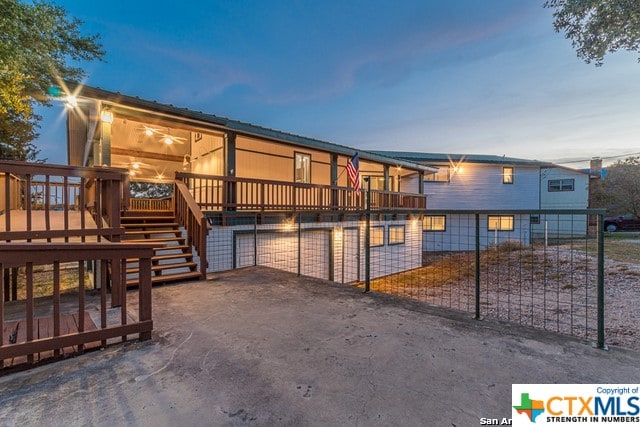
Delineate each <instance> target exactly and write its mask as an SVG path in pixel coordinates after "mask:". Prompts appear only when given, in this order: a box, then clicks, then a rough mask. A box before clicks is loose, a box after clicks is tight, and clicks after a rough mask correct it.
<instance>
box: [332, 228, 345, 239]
mask: <svg viewBox="0 0 640 427" xmlns="http://www.w3.org/2000/svg"><path fill="white" fill-rule="evenodd" d="M333 232H334V236H335V239H336V240H342V235H343V231H342V226H338V227H337V228H335V229H334V231H333Z"/></svg>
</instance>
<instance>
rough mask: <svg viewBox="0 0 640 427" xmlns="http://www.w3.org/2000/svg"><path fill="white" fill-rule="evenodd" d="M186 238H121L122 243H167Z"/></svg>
mask: <svg viewBox="0 0 640 427" xmlns="http://www.w3.org/2000/svg"><path fill="white" fill-rule="evenodd" d="M186 240H187V239H185V238H184V237H163V238H157V239H126V240H123V241H122V243H167V242H181V243H184V242H185V241H186ZM174 247H175V245H174V246H165V247H163V249H166V248H174Z"/></svg>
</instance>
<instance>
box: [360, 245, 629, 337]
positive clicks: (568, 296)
mask: <svg viewBox="0 0 640 427" xmlns="http://www.w3.org/2000/svg"><path fill="white" fill-rule="evenodd" d="M423 259H424V266H423V267H421V268H418V269H415V270H410V271H406V272H402V273H399V274H394V275H390V276H385V277H382V278H378V279H375V280H372V281H371V289H372V290H375V291H379V292H386V293H390V294H394V295H398V296H403V297H408V298H414V299H417V300H421V301H424V302H426V303H429V304H434V305H439V306H445V307H449V308H453V309H457V310H463V311H468V312H471V313H474V312H475V297H476V283H475V253H473V252H448V253H438V254H435V253H425V254H424V257H423ZM479 265H480V286H479V289H480V312H481V315H482V316H485V317H492V318H497V319H500V320H507V321H511V322H515V323H519V324H523V325H528V326H532V327H536V328H542V329H545V330H551V331H555V332H558V333H562V334H568V335H574V336H578V337H581V338H586V339H589V340H594V341H595V340H596V339H597V319H598V318H597V277H598V276H597V265H598V264H597V258H596V253H595V252H593V253H589V252H585V251H582V250H578V249H575V248H573V247H571V246H568V247H567V246H550V247H546V248H545V247H544V246H539V245H532V246H521V245H520V244H519V243H508V244H502V245H499V246H497V247H494V248H492V249H488V250H484V251H482V252H481V254H480V263H479ZM358 285H359V286H362V284H358ZM604 285H605V286H604V301H605V311H604V320H605V342H606V343H607V344H613V345H620V346H623V347H627V348H634V349H640V329H639V327H638V325H640V298H638V295H640V259H638V262H637V263H629V262H621V261H614V260H610V259H607V260H605V264H604Z"/></svg>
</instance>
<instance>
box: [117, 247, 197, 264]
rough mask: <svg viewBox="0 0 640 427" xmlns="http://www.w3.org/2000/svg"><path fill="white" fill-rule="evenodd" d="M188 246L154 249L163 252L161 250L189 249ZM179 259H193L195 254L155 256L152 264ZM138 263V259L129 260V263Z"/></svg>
mask: <svg viewBox="0 0 640 427" xmlns="http://www.w3.org/2000/svg"><path fill="white" fill-rule="evenodd" d="M187 248H188V247H187V246H179V247H178V246H168V247H164V248H154V249H155V250H161V249H187ZM178 258H184V259H185V260H186V259H190V258H193V254H192V253H190V252H188V253H178V254H166V255H154V256H153V257H152V258H151V262H155V261H164V260H167V259H178ZM136 261H138V258H127V262H136Z"/></svg>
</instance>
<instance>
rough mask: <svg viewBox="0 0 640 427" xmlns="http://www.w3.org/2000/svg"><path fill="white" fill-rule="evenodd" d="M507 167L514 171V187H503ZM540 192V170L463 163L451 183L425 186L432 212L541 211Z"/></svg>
mask: <svg viewBox="0 0 640 427" xmlns="http://www.w3.org/2000/svg"><path fill="white" fill-rule="evenodd" d="M430 164H432V163H430ZM433 165H435V164H433ZM435 166H437V165H435ZM443 166H447V165H443ZM504 166H508V167H513V169H514V181H513V184H503V183H502V168H503V167H504ZM538 189H539V168H538V167H537V166H535V167H530V166H517V165H516V166H512V165H508V164H505V165H494V164H484V163H463V164H461V165H460V170H459V171H458V172H454V171H453V169H451V179H450V182H430V181H425V183H424V192H425V194H427V206H428V208H429V209H538V206H539V194H540V193H539V190H538Z"/></svg>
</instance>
